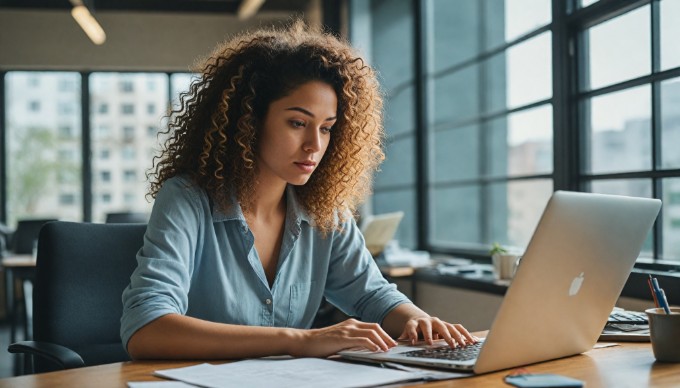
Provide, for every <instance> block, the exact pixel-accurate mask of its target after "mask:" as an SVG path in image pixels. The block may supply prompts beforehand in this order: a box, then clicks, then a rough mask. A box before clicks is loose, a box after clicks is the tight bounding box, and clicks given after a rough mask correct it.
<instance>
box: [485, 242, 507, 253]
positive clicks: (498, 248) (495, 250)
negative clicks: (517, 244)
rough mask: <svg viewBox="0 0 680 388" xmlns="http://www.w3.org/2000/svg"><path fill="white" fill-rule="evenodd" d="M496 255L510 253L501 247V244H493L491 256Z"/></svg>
mask: <svg viewBox="0 0 680 388" xmlns="http://www.w3.org/2000/svg"><path fill="white" fill-rule="evenodd" d="M496 253H499V254H502V253H508V250H507V249H505V248H503V247H502V246H501V244H499V243H497V242H495V243H493V245H492V246H491V249H490V250H489V255H491V256H493V255H495V254H496Z"/></svg>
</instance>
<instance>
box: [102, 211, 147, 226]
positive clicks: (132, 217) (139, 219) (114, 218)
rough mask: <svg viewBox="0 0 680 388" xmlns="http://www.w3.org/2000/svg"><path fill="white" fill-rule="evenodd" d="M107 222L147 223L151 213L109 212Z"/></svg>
mask: <svg viewBox="0 0 680 388" xmlns="http://www.w3.org/2000/svg"><path fill="white" fill-rule="evenodd" d="M105 222H106V223H107V224H146V223H148V222H149V215H148V214H147V213H135V212H121V213H107V214H106V220H105Z"/></svg>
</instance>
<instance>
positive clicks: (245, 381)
mask: <svg viewBox="0 0 680 388" xmlns="http://www.w3.org/2000/svg"><path fill="white" fill-rule="evenodd" d="M154 374H155V375H157V376H161V377H165V378H169V379H173V380H180V381H184V382H186V383H189V384H195V385H200V386H202V387H210V388H217V387H220V388H222V387H249V388H259V387H263V388H265V387H266V388H269V387H296V388H306V387H309V388H316V387H319V386H323V387H325V388H333V387H337V388H340V387H366V386H373V385H383V384H390V383H395V382H401V381H408V380H415V379H419V375H418V374H416V373H411V372H405V371H400V370H395V369H388V368H379V367H373V366H366V365H358V364H350V363H345V362H340V361H331V360H324V359H319V358H296V359H292V360H266V359H255V360H246V361H238V362H232V363H228V364H222V365H211V364H199V365H195V366H189V367H184V368H176V369H165V370H158V371H156V372H154Z"/></svg>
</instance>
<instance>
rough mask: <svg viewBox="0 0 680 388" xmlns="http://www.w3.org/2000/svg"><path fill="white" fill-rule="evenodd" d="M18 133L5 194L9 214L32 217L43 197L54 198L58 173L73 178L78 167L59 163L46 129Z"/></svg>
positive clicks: (54, 142) (26, 130) (53, 136)
mask: <svg viewBox="0 0 680 388" xmlns="http://www.w3.org/2000/svg"><path fill="white" fill-rule="evenodd" d="M17 130H18V131H19V132H18V133H17V134H16V135H15V136H14V141H12V145H13V147H11V151H10V158H11V159H10V160H9V161H8V162H9V163H8V164H9V165H10V171H9V174H8V175H9V178H10V179H9V185H8V194H9V205H10V206H11V207H12V211H11V213H12V215H13V216H14V217H24V216H26V215H31V214H33V213H34V212H35V211H36V208H37V206H38V204H39V203H40V201H41V200H44V198H45V197H46V196H51V195H54V189H55V185H56V184H57V179H56V178H57V173H58V172H60V173H61V174H64V175H73V174H74V173H77V171H79V168H78V166H77V165H75V164H74V163H73V162H69V161H64V162H60V161H58V159H57V145H58V141H57V138H56V136H55V133H54V131H52V130H50V129H49V128H45V127H27V128H21V129H19V128H17Z"/></svg>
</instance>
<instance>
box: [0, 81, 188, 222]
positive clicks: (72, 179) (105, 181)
mask: <svg viewBox="0 0 680 388" xmlns="http://www.w3.org/2000/svg"><path fill="white" fill-rule="evenodd" d="M190 80H191V75H190V74H185V73H176V74H170V75H168V74H166V73H112V72H101V73H73V72H37V71H10V72H7V73H6V74H5V78H4V86H5V87H4V91H3V92H4V96H5V98H4V101H5V106H4V113H5V123H4V124H5V125H4V132H5V139H6V141H5V149H4V150H2V155H3V158H2V159H3V160H5V161H6V164H5V165H3V166H2V168H5V174H6V177H7V179H6V181H5V187H4V188H3V189H4V190H3V192H4V193H6V198H5V201H6V202H5V204H4V209H6V214H5V215H4V218H5V219H4V220H1V221H5V222H6V223H7V224H9V225H10V226H14V225H16V221H17V220H19V219H25V218H56V219H60V220H69V221H95V222H102V221H104V219H105V216H106V214H107V213H112V212H125V211H131V212H149V211H150V210H151V205H152V204H151V203H150V202H149V200H148V198H147V197H146V196H145V194H146V192H147V190H148V183H147V181H146V173H147V171H148V169H149V168H150V167H151V163H152V158H153V156H154V155H156V154H157V152H158V145H159V143H160V142H162V141H163V140H164V138H163V137H159V132H160V130H161V129H163V128H165V125H166V124H165V122H164V121H163V118H164V116H165V115H166V113H167V112H168V108H169V106H170V101H171V100H176V99H177V96H178V95H179V94H180V92H183V91H185V90H187V89H188V88H189V82H190ZM85 81H86V83H85ZM81 85H88V87H86V89H88V90H86V91H85V93H83V91H82V87H81ZM83 96H86V98H85V99H83ZM88 101H89V107H88V108H89V109H88V110H87V111H89V119H88V120H86V122H84V123H83V114H82V113H83V112H84V111H85V110H84V108H83V104H85V103H87V102H88ZM85 134H87V136H85ZM83 139H88V141H89V143H88V144H86V145H84V144H83V143H84V140H83ZM86 150H89V151H87V152H86ZM5 166H6V167H5ZM84 171H88V172H89V175H88V176H87V177H84V175H83V172H84Z"/></svg>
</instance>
